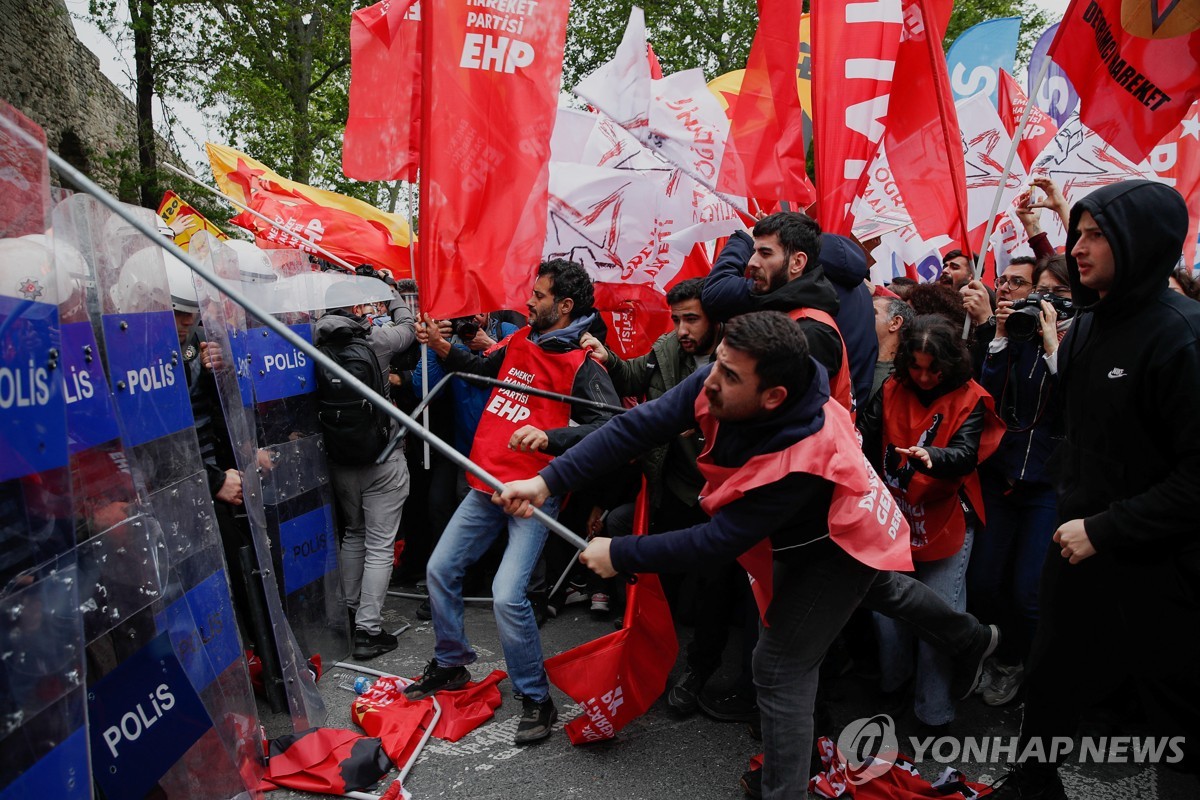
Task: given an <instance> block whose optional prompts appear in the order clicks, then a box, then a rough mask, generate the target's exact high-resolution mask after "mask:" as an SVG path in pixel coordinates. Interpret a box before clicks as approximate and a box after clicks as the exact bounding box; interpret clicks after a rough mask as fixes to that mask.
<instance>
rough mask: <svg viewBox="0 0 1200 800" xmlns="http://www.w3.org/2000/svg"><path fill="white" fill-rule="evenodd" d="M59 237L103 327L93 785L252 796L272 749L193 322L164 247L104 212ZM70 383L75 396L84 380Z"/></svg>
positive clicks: (88, 561)
mask: <svg viewBox="0 0 1200 800" xmlns="http://www.w3.org/2000/svg"><path fill="white" fill-rule="evenodd" d="M133 213H140V214H144V215H145V216H146V217H147V219H148V221H149V222H150V224H151V226H152V227H153V217H152V215H149V214H148V213H147V212H145V211H144V210H141V209H133ZM54 222H55V226H54V227H55V232H56V235H57V237H58V238H60V239H62V240H63V247H67V246H69V247H70V248H71V250H70V251H66V252H67V255H66V256H61V257H60V258H59V269H60V272H66V273H67V275H68V276H70V274H71V271H72V270H73V269H74V270H78V271H84V272H86V273H87V274H86V277H85V278H84V279H83V280H81V281H74V280H72V281H70V284H71V285H72V286H73V287H74V286H75V285H80V286H83V287H84V293H85V294H86V297H87V299H86V302H85V303H84V305H85V306H86V307H87V308H88V309H89V310H90V312H91V313H90V314H89V315H88V319H89V320H90V321H89V322H88V323H87V327H88V328H90V331H89V330H87V329H86V328H85V327H84V326H83V324H80V326H79V327H78V328H77V329H72V333H71V335H70V337H69V343H70V345H71V348H72V349H71V352H70V353H69V356H70V358H71V359H72V364H73V366H74V373H73V375H74V376H81V375H82V373H83V372H84V371H86V372H87V379H86V382H85V381H84V380H82V378H80V379H79V380H78V394H79V399H78V400H76V401H75V403H74V404H73V405H78V406H79V408H78V410H77V411H76V412H74V413H71V414H69V415H68V421H69V424H70V425H71V426H72V430H73V431H74V434H73V436H72V449H73V450H75V451H76V452H75V456H73V464H77V465H78V469H77V474H78V475H79V478H78V480H77V485H78V486H80V487H82V488H83V489H84V490H85V491H84V492H83V493H82V494H81V500H80V503H78V504H77V507H78V508H79V511H78V516H79V519H80V520H81V521H80V522H78V524H77V530H79V531H80V532H81V535H83V534H86V535H87V536H89V537H90V538H88V539H86V540H84V541H83V542H82V544H81V547H80V566H81V570H84V569H86V572H87V574H86V577H85V579H83V580H82V581H81V587H82V591H83V593H84V594H87V595H90V596H89V597H87V598H85V599H84V601H83V605H84V607H85V611H86V613H85V622H86V631H87V654H88V662H89V671H88V689H89V691H88V713H89V733H90V736H89V739H90V745H91V757H92V762H93V774H94V776H95V778H96V781H97V783H98V784H99V785H100V786H101V787H102V789H103V790H104V793H105V795H106V796H110V797H126V796H128V797H134V796H136V797H142V796H144V795H145V794H146V793H147V792H151V791H153V792H154V793H161V794H164V795H166V796H168V797H192V796H205V797H224V798H229V797H239V796H242V795H245V794H247V793H253V792H254V791H255V790H256V787H257V785H258V782H259V779H260V778H261V774H262V767H261V758H260V753H261V752H262V750H261V747H262V744H261V743H262V734H261V729H260V727H259V725H258V720H257V711H256V706H255V702H254V696H253V692H252V689H251V685H250V679H249V674H248V671H247V668H246V662H245V659H244V657H243V648H242V644H241V637H240V633H239V630H238V619H237V616H236V612H235V608H234V604H233V601H232V597H231V589H230V583H229V578H228V575H227V571H226V568H225V558H224V555H223V539H222V534H224V533H225V531H223V530H221V529H220V527H219V525H218V520H217V514H216V512H215V509H214V504H213V485H214V483H215V482H216V481H215V478H214V479H213V480H211V481H210V475H209V472H210V471H209V470H207V469H206V466H205V463H204V461H203V460H202V457H201V448H200V444H199V442H198V439H197V432H196V422H195V420H194V418H193V414H192V405H191V400H190V396H189V391H188V390H189V384H188V375H187V372H186V368H187V359H186V357H185V356H186V354H185V346H184V343H183V341H181V339H182V337H183V336H184V335H186V334H187V333H188V332H189V330H190V323H191V321H192V320H193V319H194V317H195V314H194V308H193V309H192V311H191V313H189V312H188V311H187V309H186V308H184V310H183V311H181V312H179V313H176V310H175V309H176V308H178V307H179V306H173V303H174V301H175V295H174V293H173V291H172V289H173V288H174V287H172V285H171V284H170V283H169V282H168V281H167V278H166V274H165V272H164V262H163V256H162V253H161V250H160V248H159V246H158V245H157V244H156V243H155V242H153V241H151V240H150V239H148V238H146V237H145V236H144V235H142V234H141V233H140V232H138V231H137V230H136V229H135V228H133V227H132V226H131V225H129V224H128V223H126V222H125V221H124V220H122V219H121V218H119V217H117V216H115V215H112V214H111V213H110V212H108V211H107V210H105V209H104V208H103V207H102V206H101V205H100V204H99V203H98V202H97V201H95V200H93V199H92V198H90V197H86V196H78V195H77V196H74V197H71V198H68V199H67V200H65V201H63V202H62V203H60V204H59V206H58V207H57V208H56V209H55V215H54ZM61 249H62V248H60V250H61ZM72 251H73V252H72ZM80 264H82V265H83V266H82V267H80ZM184 300H186V298H184ZM78 322H79V323H83V320H82V319H80V320H79V321H78ZM71 324H72V325H74V324H75V320H74V317H72V323H71ZM89 358H90V360H89ZM68 371H69V370H68ZM65 383H66V385H67V387H68V390H69V392H70V393H71V394H72V395H74V394H75V393H76V388H77V381H76V378H75V377H71V378H70V379H69V380H68V381H66V382H65ZM85 383H86V384H87V385H89V386H90V387H91V395H90V396H88V397H84V395H85V394H86V392H85V391H84V389H83V386H84V384H85ZM98 393H103V394H105V395H107V397H108V403H107V405H106V404H104V403H103V402H102V401H100V400H97V394H98ZM106 414H111V415H112V418H113V419H115V422H116V431H117V434H118V435H117V438H115V439H108V440H106V441H99V442H97V441H95V440H96V439H100V438H103V437H105V436H108V435H109V434H110V433H111V430H112V429H111V426H108V427H106V423H105V422H104V421H103V420H104V417H105V415H106ZM80 426H87V427H86V428H81V427H80ZM93 431H103V432H102V433H93ZM114 465H115V468H114ZM211 471H212V472H213V473H215V474H216V475H223V473H222V472H221V470H220V469H219V468H217V466H216V465H215V464H214V465H213V466H212V470H211ZM122 508H123V509H124V512H125V513H124V517H123V518H122V514H121V509H122ZM230 535H231V536H236V535H237V534H236V531H234V532H232V533H231V534H230ZM85 554H86V558H85Z"/></svg>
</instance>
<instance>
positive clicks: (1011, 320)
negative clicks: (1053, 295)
mask: <svg viewBox="0 0 1200 800" xmlns="http://www.w3.org/2000/svg"><path fill="white" fill-rule="evenodd" d="M1038 310H1039V309H1038V307H1037V306H1025V307H1024V308H1019V309H1017V310H1016V311H1014V312H1013V313H1011V314H1009V315H1008V320H1007V321H1005V323H1004V329H1005V330H1006V331H1008V335H1009V336H1010V337H1012V338H1013V339H1021V340H1024V339H1032V338H1033V337H1034V336H1036V335H1037V330H1038V325H1039V323H1040V322H1041V320H1040V318H1039V314H1038Z"/></svg>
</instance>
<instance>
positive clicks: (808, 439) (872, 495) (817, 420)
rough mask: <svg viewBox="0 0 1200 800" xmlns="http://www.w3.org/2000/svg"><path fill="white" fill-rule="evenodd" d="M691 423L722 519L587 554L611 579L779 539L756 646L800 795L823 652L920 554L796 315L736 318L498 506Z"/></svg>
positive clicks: (770, 790) (771, 740)
mask: <svg viewBox="0 0 1200 800" xmlns="http://www.w3.org/2000/svg"><path fill="white" fill-rule="evenodd" d="M688 429H698V430H700V431H701V432H702V434H703V436H704V442H705V449H704V451H703V452H702V453H701V455H700V457H699V459H698V461H697V466H698V467H699V469H700V472H701V474H702V475H703V476H704V478H705V480H706V483H705V486H704V489H703V491H702V495H701V497H702V499H701V503H702V505H703V507H704V510H705V511H706V512H708V513H709V514H711V515H712V518H711V519H710V520H709V521H707V522H705V523H703V524H700V525H696V526H693V527H691V528H686V529H683V530H679V531H672V532H669V533H661V534H658V535H656V536H638V537H622V538H618V539H601V538H597V539H593V540H592V543H591V544H590V545H589V546H588V549H587V550H585V551H584V553H583V555H582V556H581V560H582V561H583V562H584V563H585V564H586V565H587V566H588V567H590V568H591V569H593V570H594V571H596V572H597V573H599V574H600V575H602V576H606V577H607V576H611V575H614V574H616V572H617V571H621V572H628V573H635V572H655V571H672V570H687V569H696V568H699V567H703V566H704V565H706V564H709V563H711V562H712V561H714V560H717V559H731V558H734V557H735V556H738V555H740V554H743V553H745V552H746V551H747V550H749V549H751V548H754V547H755V546H756V545H758V544H759V543H760V542H761V541H763V540H764V539H768V540H769V543H770V548H771V549H772V550H773V551H774V553H773V555H774V569H773V579H771V580H770V582H771V583H772V591H773V593H772V596H771V599H770V602H769V605H768V606H767V608H766V615H765V625H766V627H764V628H763V630H762V633H761V635H760V638H759V643H758V646H757V648H756V649H755V652H754V681H755V684H756V685H757V687H758V703H759V708H760V710H761V713H762V734H763V747H764V751H765V756H764V770H765V772H764V775H763V796H764V797H771V798H778V797H799V796H803V795H804V793H805V787H806V786H807V785H808V778H809V775H808V765H809V754H810V752H811V749H812V735H813V730H812V729H813V721H812V714H813V704H814V700H815V697H816V690H817V676H818V672H819V668H820V665H821V661H822V659H824V657H825V652H826V650H827V649H828V647H829V645H830V643H831V642H832V641H833V639H834V637H835V636H837V634H838V632H839V631H840V630H841V629H842V626H843V625H844V624H845V622H846V620H847V619H848V618H849V617H850V614H851V612H853V611H854V609H855V608H857V607H858V604H859V603H860V602H861V601H862V599H863V597H864V596H865V595H866V594H867V591H868V589H869V588H870V587H871V585H872V583H873V582H874V581H875V578H876V575H877V570H878V569H892V568H907V567H909V566H911V561H910V559H909V554H908V553H907V552H903V550H902V548H907V547H908V527H907V525H906V523H905V522H904V521H903V517H902V515H900V513H899V509H898V507H897V506H896V505H895V503H893V502H892V501H891V500H890V498H889V497H888V492H887V490H886V488H884V487H883V484H882V482H881V481H880V480H879V478H878V476H876V475H875V474H874V471H873V470H871V469H870V467H869V466H868V465H867V464H866V462H865V459H864V458H863V456H862V452H861V450H859V446H858V440H857V437H856V435H855V433H854V428H853V425H852V423H851V422H850V415H849V413H848V412H847V411H846V410H845V409H844V408H842V407H841V405H839V404H838V403H837V402H835V401H833V400H831V399H830V395H829V381H828V378H827V376H826V372H825V369H824V367H822V366H821V365H820V364H818V363H817V362H816V360H814V359H813V358H812V357H810V355H809V349H808V345H807V343H806V342H805V336H804V334H803V333H802V332H801V331H800V329H799V328H798V327H797V326H796V325H795V324H794V323H793V322H792V321H791V320H790V319H789V318H788V317H787V316H786V315H784V314H781V313H776V312H761V313H751V314H745V315H743V316H740V317H735V318H734V319H732V320H730V321H729V323H728V324H727V326H726V329H725V338H724V340H723V341H722V343H721V344H720V345H718V347H717V351H716V360H715V362H714V364H713V365H712V366H711V367H708V366H706V367H704V368H702V369H698V370H697V371H696V372H695V373H694V374H693V375H691V376H690V377H689V378H687V379H686V380H684V381H683V382H682V383H680V384H679V385H678V386H677V387H676V388H675V389H674V390H672V391H670V392H668V393H667V394H665V395H663V396H662V397H661V398H659V399H658V400H656V401H653V402H651V403H647V404H644V405H640V406H638V407H636V408H634V409H633V410H631V411H629V412H626V413H625V414H623V415H621V416H619V417H617V418H616V419H614V420H612V421H611V422H610V423H609V424H608V425H606V426H605V427H604V429H603V430H601V431H599V432H597V433H596V434H595V435H594V436H591V437H589V438H588V439H587V440H585V441H584V442H582V443H580V444H579V445H578V446H577V447H576V449H575V450H573V451H572V452H571V453H569V454H568V455H567V456H566V457H565V458H563V459H558V460H556V461H555V462H554V463H552V464H550V465H548V466H547V467H545V468H544V469H542V470H541V472H540V473H539V475H538V477H535V478H532V479H530V480H527V481H518V482H515V483H510V484H509V485H508V486H507V487H506V488H505V491H504V492H503V494H502V495H501V496H500V498H498V501H503V502H505V504H506V505H505V507H506V508H507V509H508V510H510V511H512V512H513V513H514V514H517V515H521V514H524V513H527V512H528V508H527V506H528V503H529V502H533V503H535V504H536V503H541V502H543V501H547V500H548V499H549V498H550V497H551V496H552V494H556V493H558V492H560V491H562V490H564V489H566V488H567V487H570V486H578V485H582V484H584V483H586V482H587V481H588V480H589V478H590V477H592V476H594V475H596V474H599V470H600V469H602V468H607V467H608V466H609V465H615V464H618V463H621V462H622V461H624V460H626V459H627V458H628V457H629V455H630V454H631V453H632V452H635V451H637V450H639V449H642V448H645V447H648V446H654V445H657V444H660V443H664V442H667V441H669V440H670V439H671V438H672V437H674V436H677V435H679V433H680V432H682V431H684V430H688ZM635 540H637V541H635ZM767 575H768V576H769V575H771V573H770V572H768V573H767Z"/></svg>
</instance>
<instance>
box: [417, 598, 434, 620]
mask: <svg viewBox="0 0 1200 800" xmlns="http://www.w3.org/2000/svg"><path fill="white" fill-rule="evenodd" d="M417 619H423V620H425V621H426V622H428V621H429V620H431V619H433V609H432V608H430V606H429V601H428V600H422V601H421V605H419V606H417Z"/></svg>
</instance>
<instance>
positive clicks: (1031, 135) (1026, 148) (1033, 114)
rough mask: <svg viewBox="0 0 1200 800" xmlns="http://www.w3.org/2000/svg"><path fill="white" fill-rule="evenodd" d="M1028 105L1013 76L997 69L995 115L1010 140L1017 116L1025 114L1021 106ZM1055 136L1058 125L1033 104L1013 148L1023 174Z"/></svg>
mask: <svg viewBox="0 0 1200 800" xmlns="http://www.w3.org/2000/svg"><path fill="white" fill-rule="evenodd" d="M1028 103H1029V98H1028V97H1026V96H1025V93H1024V92H1022V91H1021V87H1020V86H1018V85H1017V82H1016V80H1015V79H1014V78H1013V76H1012V75H1009V74H1008V73H1007V72H1005V71H1004V70H1000V95H999V104H998V106H997V112H998V113H999V114H1000V121H1001V122H1003V123H1004V130H1005V131H1007V132H1008V135H1009V136H1010V137H1011V136H1013V135H1015V134H1016V132H1017V126H1018V125H1019V124H1020V122H1021V116H1022V115H1023V114H1024V113H1025V106H1026V105H1027V104H1028ZM1056 133H1058V125H1057V124H1055V122H1054V120H1053V119H1051V118H1050V115H1049V114H1047V113H1046V112H1045V111H1042V110H1041V109H1040V108H1038V107H1037V106H1036V105H1035V106H1034V107H1033V109H1032V110H1031V111H1030V112H1029V119H1028V120H1026V121H1025V132H1024V134H1022V136H1021V144H1020V146H1019V147H1018V148H1017V156H1018V157H1019V158H1020V159H1021V164H1022V165H1023V166H1024V167H1025V170H1026V171H1028V170H1029V168H1030V167H1032V166H1033V162H1034V160H1035V159H1036V158H1037V157H1038V154H1039V153H1041V152H1042V150H1044V149H1045V147H1046V145H1048V144H1050V140H1051V139H1053V138H1054V135H1055V134H1056Z"/></svg>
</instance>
